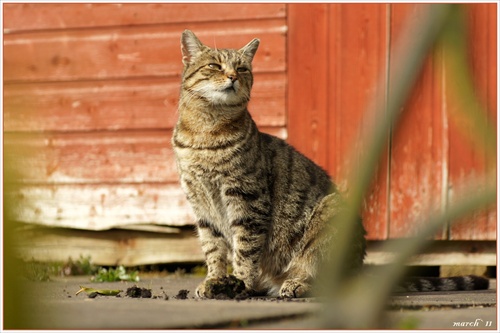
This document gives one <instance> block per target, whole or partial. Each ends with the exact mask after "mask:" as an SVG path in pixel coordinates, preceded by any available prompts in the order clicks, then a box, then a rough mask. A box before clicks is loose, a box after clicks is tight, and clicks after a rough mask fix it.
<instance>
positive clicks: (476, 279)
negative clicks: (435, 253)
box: [395, 275, 489, 292]
mask: <svg viewBox="0 0 500 333" xmlns="http://www.w3.org/2000/svg"><path fill="white" fill-rule="evenodd" d="M488 288H489V280H488V279H487V278H484V277H481V276H476V275H466V276H453V277H411V278H408V279H406V280H405V281H404V282H402V283H401V284H400V285H399V286H398V287H397V288H396V290H395V291H396V292H425V291H457V290H481V289H488Z"/></svg>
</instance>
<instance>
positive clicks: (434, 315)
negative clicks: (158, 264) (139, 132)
mask: <svg viewBox="0 0 500 333" xmlns="http://www.w3.org/2000/svg"><path fill="white" fill-rule="evenodd" d="M201 280H202V278H200V277H193V276H180V277H177V276H166V277H151V278H147V277H146V278H143V279H142V280H141V281H140V282H138V283H137V286H139V287H143V288H148V289H151V290H152V294H153V298H130V297H126V296H125V290H126V289H127V288H129V287H132V286H134V285H135V283H133V282H113V283H92V282H89V278H88V277H69V278H58V279H54V280H53V281H48V282H30V283H29V284H28V285H27V286H25V288H24V289H23V290H24V291H25V295H27V299H28V301H29V302H28V304H27V306H26V309H25V310H23V318H24V319H23V323H25V328H29V329H185V328H190V329H196V328H230V329H231V328H232V329H241V328H246V329H314V328H321V327H320V326H319V324H318V319H317V317H316V314H317V313H318V310H320V308H321V304H320V303H319V302H317V301H315V300H313V299H298V300H292V301H285V300H278V299H275V298H255V299H247V300H241V301H236V300H199V299H195V298H194V297H193V296H194V295H193V294H194V290H195V288H196V286H197V285H198V283H199V282H200V281H201ZM81 285H83V286H86V287H93V288H97V289H121V290H123V292H121V293H120V294H119V295H120V297H116V296H97V297H96V298H89V297H88V295H87V294H85V293H80V294H79V295H75V293H76V292H77V291H78V290H79V289H80V286H81ZM182 289H184V290H189V294H188V298H187V299H184V300H182V299H176V298H175V296H176V295H177V294H178V293H179V290H182ZM165 295H167V296H168V299H167V297H165ZM496 295H497V294H496V280H491V281H490V289H489V290H483V291H474V292H434V293H408V294H398V295H396V296H393V297H392V298H391V304H390V307H389V308H388V310H387V315H388V319H389V322H390V323H391V325H395V327H396V328H413V329H491V330H496V328H497V305H496V304H497V296H496ZM471 325H475V326H471ZM388 328H389V327H388ZM331 329H335V327H331Z"/></svg>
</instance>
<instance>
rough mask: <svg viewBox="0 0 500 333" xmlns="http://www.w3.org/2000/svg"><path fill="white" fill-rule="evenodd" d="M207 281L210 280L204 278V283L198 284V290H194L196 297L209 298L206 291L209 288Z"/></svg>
mask: <svg viewBox="0 0 500 333" xmlns="http://www.w3.org/2000/svg"><path fill="white" fill-rule="evenodd" d="M207 281H208V280H204V281H203V282H202V283H200V284H199V285H198V287H196V290H195V291H194V294H195V295H196V297H198V298H208V297H207V293H206V290H207Z"/></svg>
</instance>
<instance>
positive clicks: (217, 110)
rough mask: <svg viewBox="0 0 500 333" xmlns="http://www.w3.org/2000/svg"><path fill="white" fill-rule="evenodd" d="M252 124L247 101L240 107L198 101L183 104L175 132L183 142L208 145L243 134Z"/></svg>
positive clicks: (194, 145)
mask: <svg viewBox="0 0 500 333" xmlns="http://www.w3.org/2000/svg"><path fill="white" fill-rule="evenodd" d="M252 124H253V120H252V118H251V116H250V113H249V112H248V110H247V108H246V104H245V105H244V106H240V107H239V108H235V107H230V108H228V107H223V106H219V105H216V106H214V105H209V104H208V103H202V102H199V101H196V102H191V103H189V105H179V119H178V121H177V125H176V128H175V136H176V139H177V140H178V141H179V142H183V145H187V146H192V147H208V146H209V145H211V144H214V145H219V144H221V143H222V142H224V141H227V140H231V138H233V137H235V136H239V135H240V134H241V133H242V132H246V131H247V130H248V127H249V126H252Z"/></svg>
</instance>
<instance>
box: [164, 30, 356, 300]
mask: <svg viewBox="0 0 500 333" xmlns="http://www.w3.org/2000/svg"><path fill="white" fill-rule="evenodd" d="M258 45H259V40H257V39H254V40H252V41H251V42H250V43H248V44H247V45H246V46H244V47H243V48H241V49H239V50H228V49H223V50H215V49H211V48H208V47H207V46H205V45H203V44H202V43H201V42H200V41H199V40H198V38H197V37H196V36H195V35H194V34H193V33H192V32H191V31H188V30H186V31H185V32H184V33H183V34H182V38H181V49H182V54H183V63H184V71H183V75H182V87H181V93H180V101H179V119H178V122H177V124H176V127H175V129H174V134H173V137H172V144H173V147H174V151H175V155H176V161H177V166H178V170H179V174H180V180H181V186H182V188H183V189H184V191H185V193H186V195H187V198H188V200H189V202H190V203H191V206H192V208H193V210H194V213H195V215H196V217H197V219H198V222H197V228H198V234H199V238H200V241H201V247H202V249H203V251H204V253H205V259H206V264H207V267H208V273H207V278H206V280H205V281H207V280H209V279H217V278H220V277H223V276H225V275H226V272H227V264H228V254H229V255H230V256H229V257H230V258H231V259H230V260H232V262H231V263H232V266H233V274H234V275H235V276H236V277H237V278H239V279H241V280H243V281H244V282H245V286H246V288H247V290H248V291H259V292H262V291H264V292H266V293H268V294H270V295H276V296H282V297H298V296H302V295H304V294H305V293H307V292H308V291H309V289H310V284H311V280H312V279H313V278H314V277H315V275H316V272H317V268H318V265H319V260H320V259H321V258H323V257H324V256H325V253H324V252H325V251H326V250H327V249H328V248H329V246H328V243H329V242H330V241H331V236H330V235H331V233H328V232H324V229H325V225H326V224H325V221H327V220H329V219H330V217H332V215H335V214H336V209H335V207H337V206H338V205H339V202H340V201H341V198H340V195H339V194H338V192H337V190H336V187H335V185H334V184H333V183H332V182H331V180H330V178H329V177H328V175H327V174H326V172H325V171H324V170H322V169H321V168H320V167H318V166H317V165H316V164H314V163H313V162H312V161H311V160H309V159H308V158H306V157H305V156H303V155H302V154H300V153H299V152H297V151H296V150H295V149H294V148H293V147H291V146H290V145H288V144H287V143H286V142H285V141H283V140H281V139H279V138H276V137H274V136H271V135H268V134H264V133H261V132H259V130H258V129H257V126H256V124H255V123H254V121H253V120H252V118H251V116H250V113H249V112H248V110H247V104H248V102H249V101H250V92H251V88H252V84H253V76H252V59H253V56H254V54H255V52H256V51H257V48H258ZM332 207H333V208H332ZM364 234H365V232H364V229H363V226H362V225H361V223H359V232H358V233H356V237H357V238H356V239H354V240H353V251H354V253H355V255H354V256H353V260H352V261H351V262H352V266H353V268H354V269H357V268H359V267H361V265H362V262H363V258H364V254H365V239H364ZM205 285H206V283H205V282H203V283H202V284H201V285H200V286H199V287H198V288H197V290H196V294H197V295H198V296H200V297H205V296H206V293H205Z"/></svg>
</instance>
